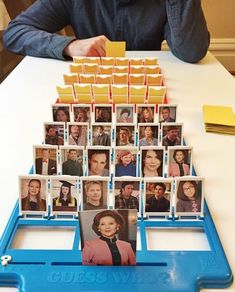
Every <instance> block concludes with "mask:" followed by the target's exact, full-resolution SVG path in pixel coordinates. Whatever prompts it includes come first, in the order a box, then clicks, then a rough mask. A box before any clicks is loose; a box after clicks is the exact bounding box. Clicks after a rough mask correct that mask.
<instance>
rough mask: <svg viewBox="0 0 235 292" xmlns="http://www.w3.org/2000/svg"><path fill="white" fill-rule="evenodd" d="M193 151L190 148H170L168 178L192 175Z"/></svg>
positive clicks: (168, 151) (168, 152)
mask: <svg viewBox="0 0 235 292" xmlns="http://www.w3.org/2000/svg"><path fill="white" fill-rule="evenodd" d="M192 150H193V147H189V146H169V147H168V150H167V176H168V177H175V176H187V175H189V176H191V175H192V168H193V167H192Z"/></svg>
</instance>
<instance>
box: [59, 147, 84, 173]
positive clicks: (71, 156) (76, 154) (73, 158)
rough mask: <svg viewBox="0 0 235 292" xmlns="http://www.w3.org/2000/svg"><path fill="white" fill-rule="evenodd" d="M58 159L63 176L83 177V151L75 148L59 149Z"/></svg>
mask: <svg viewBox="0 0 235 292" xmlns="http://www.w3.org/2000/svg"><path fill="white" fill-rule="evenodd" d="M60 157H61V162H62V174H63V175H66V174H67V175H73V176H82V175H83V150H81V149H76V148H65V149H61V155H60ZM63 158H64V159H63Z"/></svg>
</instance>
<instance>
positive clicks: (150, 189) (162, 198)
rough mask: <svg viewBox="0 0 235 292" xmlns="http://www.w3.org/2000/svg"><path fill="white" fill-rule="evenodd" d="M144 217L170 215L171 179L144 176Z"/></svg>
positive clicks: (171, 202) (171, 199)
mask: <svg viewBox="0 0 235 292" xmlns="http://www.w3.org/2000/svg"><path fill="white" fill-rule="evenodd" d="M143 206H144V212H143V215H144V217H146V216H170V215H172V206H173V179H171V178H168V179H167V178H157V177H155V178H144V196H143Z"/></svg>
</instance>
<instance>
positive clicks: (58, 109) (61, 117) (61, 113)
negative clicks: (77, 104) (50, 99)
mask: <svg viewBox="0 0 235 292" xmlns="http://www.w3.org/2000/svg"><path fill="white" fill-rule="evenodd" d="M52 114H53V121H54V122H65V123H67V122H70V107H69V105H65V104H64V105H63V106H62V105H56V104H53V105H52Z"/></svg>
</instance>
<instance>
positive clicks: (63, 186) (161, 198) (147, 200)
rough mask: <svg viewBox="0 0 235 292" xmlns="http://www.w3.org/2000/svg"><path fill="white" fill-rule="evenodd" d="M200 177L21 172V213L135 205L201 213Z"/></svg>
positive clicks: (141, 211)
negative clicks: (48, 175) (110, 179)
mask: <svg viewBox="0 0 235 292" xmlns="http://www.w3.org/2000/svg"><path fill="white" fill-rule="evenodd" d="M203 187H204V179H203V178H201V177H196V176H190V177H178V178H175V179H173V178H165V179H164V178H157V177H155V178H145V179H141V178H136V177H122V178H116V177H114V178H113V179H112V182H111V184H110V182H109V179H108V178H104V177H97V176H89V177H81V178H79V177H71V176H54V177H52V176H51V177H50V178H49V177H46V176H35V175H28V176H20V177H19V198H20V203H19V206H20V213H21V214H42V215H48V213H49V206H50V215H52V216H54V215H77V212H78V211H79V210H81V211H87V210H101V209H111V210H112V209H136V210H137V211H138V216H139V217H140V216H144V217H146V216H173V215H174V216H186V215H187V216H190V215H191V216H202V215H203V203H204V200H203V197H204V190H203Z"/></svg>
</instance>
